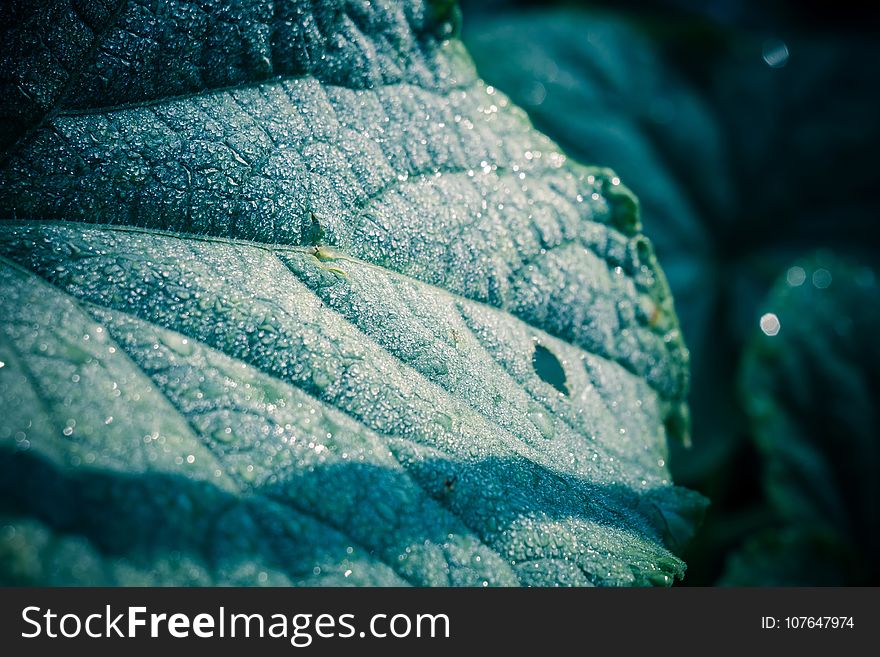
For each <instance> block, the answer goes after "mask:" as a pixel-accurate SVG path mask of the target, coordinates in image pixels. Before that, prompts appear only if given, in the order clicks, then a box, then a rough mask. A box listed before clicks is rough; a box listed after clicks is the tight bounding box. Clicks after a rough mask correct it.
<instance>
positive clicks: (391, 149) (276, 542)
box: [0, 0, 704, 585]
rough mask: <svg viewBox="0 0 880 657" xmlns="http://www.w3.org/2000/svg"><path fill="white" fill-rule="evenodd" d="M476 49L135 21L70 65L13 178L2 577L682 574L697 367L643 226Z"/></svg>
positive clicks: (179, 12)
mask: <svg viewBox="0 0 880 657" xmlns="http://www.w3.org/2000/svg"><path fill="white" fill-rule="evenodd" d="M77 6H78V5H77V4H76V3H74V4H70V5H68V4H67V3H65V2H59V3H55V4H54V5H53V10H54V11H61V10H62V9H64V8H65V7H66V8H67V9H68V10H69V11H70V12H71V14H72V15H75V14H76V13H77V11H78V10H77V9H76V7H77ZM203 6H208V9H209V10H207V11H206V10H203V8H202V7H203ZM34 11H35V12H40V11H44V9H42V8H37V9H34ZM456 17H457V11H456V10H455V7H454V6H453V5H450V3H447V2H441V3H429V4H422V3H419V2H413V3H406V4H403V5H391V6H385V5H377V3H372V4H371V3H363V4H362V5H361V4H357V3H354V4H345V5H342V4H341V3H340V4H338V5H337V4H335V3H322V4H321V5H320V8H316V7H315V6H314V5H313V3H309V2H293V1H290V2H282V3H278V2H274V3H272V2H260V1H257V0H250V1H245V0H241V1H239V2H233V1H231V0H218V1H217V2H214V3H209V5H205V3H199V4H198V5H196V4H190V3H188V2H176V3H173V4H172V5H170V9H169V10H168V11H167V12H166V11H164V10H163V11H161V12H159V13H153V12H151V10H150V8H149V7H148V6H145V5H141V4H139V3H134V2H132V3H126V4H125V6H124V7H123V8H121V9H120V11H119V13H118V16H116V17H115V18H114V19H113V20H114V22H113V24H112V25H111V26H110V27H108V28H107V29H106V30H105V31H104V32H102V34H101V35H100V38H98V45H97V46H96V47H94V48H91V49H87V50H86V51H84V52H83V53H80V55H81V56H75V55H76V53H72V54H70V57H68V60H70V61H69V62H68V61H67V60H64V61H66V62H67V63H66V64H65V65H66V66H68V69H66V70H68V74H69V76H70V79H69V81H68V84H67V85H66V86H65V88H64V91H63V93H60V94H58V93H56V94H55V96H53V97H56V96H57V102H56V103H55V104H54V105H53V106H52V108H51V109H49V110H47V111H46V112H45V115H44V116H43V118H42V119H40V120H39V121H38V122H37V123H36V124H35V126H34V127H32V128H31V129H29V130H26V131H22V132H20V134H16V136H15V139H14V141H15V145H14V146H13V147H12V148H11V149H10V151H9V153H8V155H7V157H6V158H5V160H4V161H3V163H2V165H0V212H2V215H3V216H4V218H5V221H4V222H3V223H0V255H2V257H3V269H2V291H3V292H2V301H0V303H2V304H3V318H4V320H3V324H2V341H0V349H2V356H0V361H2V363H3V367H2V368H0V399H2V402H3V407H4V408H5V409H9V412H8V413H7V414H6V415H5V417H4V420H3V422H2V424H0V481H2V483H0V488H2V491H3V504H2V507H0V512H2V515H3V518H4V520H3V522H4V524H5V528H4V530H3V534H2V535H0V553H2V554H3V559H2V566H0V578H2V579H3V580H4V581H6V582H11V583H40V584H72V583H80V584H82V583H87V584H96V583H110V584H131V583H161V584H183V583H194V584H221V583H222V584H260V583H268V584H349V583H352V584H375V585H394V584H404V583H409V584H416V585H450V584H451V585H487V584H498V585H517V584H525V585H555V584H563V585H589V584H601V585H626V584H637V585H645V584H667V585H668V584H670V583H671V582H672V580H673V578H674V577H676V576H678V577H680V576H681V575H682V574H683V571H684V564H683V563H682V561H681V560H680V559H679V558H677V557H676V556H674V555H673V553H672V552H671V551H670V549H669V548H670V547H672V548H674V549H679V548H680V545H681V544H682V542H684V541H686V540H687V538H688V537H689V535H690V533H691V531H692V529H693V525H694V522H695V520H696V519H697V518H698V516H699V514H700V512H701V510H702V507H703V505H704V501H703V499H702V498H701V497H700V496H698V495H696V494H694V493H690V492H688V491H686V490H683V489H679V488H676V487H674V486H673V485H672V484H671V482H670V480H669V473H668V470H667V468H666V460H667V455H666V449H667V448H666V439H667V427H669V428H670V430H672V431H675V432H683V431H684V430H685V428H686V421H685V419H684V418H686V407H685V405H684V401H683V400H684V396H685V394H686V390H687V351H686V350H685V348H684V346H683V343H682V341H681V337H680V334H679V330H678V325H677V320H676V318H675V313H674V310H673V307H672V299H671V296H670V294H669V291H668V287H667V285H666V282H665V279H664V277H663V274H662V272H661V271H660V269H659V267H658V266H657V263H656V260H655V259H654V256H653V253H652V248H651V246H650V243H649V242H648V241H647V240H646V239H645V238H644V237H643V236H642V235H641V234H640V233H639V221H638V214H637V204H636V201H635V198H634V197H633V196H632V194H631V193H630V192H629V191H628V190H627V189H626V188H625V187H623V185H621V184H619V181H618V180H617V179H616V177H615V176H614V174H613V173H612V172H610V171H608V170H605V169H596V168H587V167H583V166H581V165H578V164H576V163H574V162H572V161H570V160H568V159H567V158H566V157H565V156H564V155H562V154H561V153H560V152H559V150H558V148H557V147H556V146H555V145H554V144H553V143H552V142H551V141H549V140H548V139H547V138H546V137H543V136H542V135H540V134H538V133H537V132H535V131H534V130H533V129H532V128H531V126H530V124H529V123H528V120H527V119H526V117H525V115H524V114H523V112H522V111H520V110H518V109H517V108H515V107H513V106H512V105H511V104H510V103H509V101H508V100H507V99H506V98H505V97H503V96H502V95H501V94H499V93H497V92H495V91H494V90H491V89H487V88H486V86H485V85H484V84H483V83H482V82H481V81H480V80H479V79H478V78H477V77H476V75H475V73H474V71H473V68H472V65H471V62H470V60H469V58H468V56H467V55H466V54H465V52H464V50H463V47H462V46H461V43H460V42H459V41H458V40H457V39H455V38H454V33H455V20H456ZM44 23H45V21H36V24H37V25H44ZM53 29H55V28H53ZM40 43H41V46H40V47H43V48H47V49H49V50H51V49H52V48H53V44H57V43H58V42H57V40H49V39H43V40H42V41H40ZM59 47H61V48H64V46H63V45H61V46H59ZM16 52H17V51H16ZM47 56H48V54H47ZM56 58H58V57H57V56H56ZM58 59H61V58H58ZM157 71H160V72H161V73H160V74H158V73H157ZM47 84H48V83H47ZM47 94H48V92H47Z"/></svg>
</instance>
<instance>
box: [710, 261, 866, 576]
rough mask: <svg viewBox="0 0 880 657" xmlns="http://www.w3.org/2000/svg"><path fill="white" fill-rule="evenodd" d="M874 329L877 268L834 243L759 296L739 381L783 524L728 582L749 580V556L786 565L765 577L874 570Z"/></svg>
mask: <svg viewBox="0 0 880 657" xmlns="http://www.w3.org/2000/svg"><path fill="white" fill-rule="evenodd" d="M878 327H880V294H878V287H877V282H876V275H875V273H874V271H873V270H872V269H871V268H869V267H866V266H862V265H857V264H854V263H852V262H850V261H847V260H844V259H842V258H839V257H836V256H833V255H832V254H830V253H825V252H823V253H819V254H816V255H813V256H811V257H809V258H804V259H801V260H800V261H798V262H796V263H795V264H793V265H792V266H791V267H789V268H788V270H787V271H786V273H785V275H784V276H782V277H781V279H780V280H779V281H778V282H777V284H776V286H775V288H774V290H773V292H772V293H771V295H770V297H769V298H768V299H767V301H766V302H765V305H764V314H763V315H762V319H761V328H762V332H760V333H759V334H758V335H757V336H756V337H755V338H754V339H753V340H752V342H751V344H750V346H749V349H748V351H747V353H746V355H745V357H744V360H743V368H742V375H741V385H742V391H743V399H744V403H745V406H746V411H747V412H748V414H749V417H750V419H751V421H752V426H753V435H754V436H755V441H756V443H757V446H758V448H759V450H760V451H761V454H762V457H763V459H764V463H765V468H764V485H765V489H766V493H767V496H768V498H769V500H770V502H771V504H772V506H773V508H774V510H775V512H776V514H777V517H778V522H777V526H776V527H774V528H772V529H770V530H767V531H766V532H765V534H764V536H763V537H759V538H753V539H751V543H752V544H754V543H756V542H757V543H758V544H763V545H765V547H767V548H768V549H767V550H758V549H757V548H756V547H754V545H752V546H751V547H749V546H747V547H746V548H745V550H744V551H743V553H741V554H740V555H737V556H735V557H734V558H733V561H732V563H731V564H730V565H729V567H728V573H727V575H726V579H727V581H729V582H732V583H738V584H740V585H742V584H748V583H750V582H752V581H754V576H748V575H747V574H746V573H747V572H748V571H749V567H748V565H749V564H752V563H754V562H756V561H762V560H763V561H769V560H777V561H778V563H779V564H783V563H785V564H786V565H785V567H784V568H781V569H780V572H779V573H778V574H777V579H771V580H768V581H767V582H766V583H773V582H779V583H783V584H789V585H796V584H800V585H805V584H816V583H817V582H824V583H828V584H837V585H842V584H848V583H856V582H868V581H876V580H877V574H878V571H877V566H876V559H875V555H876V554H877V551H878V549H880V526H878V511H880V509H878V504H880V486H878V483H877V478H876V472H877V468H878V465H880V442H878V436H880V431H878V427H880V420H878V417H877V409H876V404H875V400H876V399H877V393H878V390H880V381H878V378H877V373H878V372H880V350H878V348H877V344H876V335H877V330H878ZM765 552H766V553H767V554H762V553H765ZM795 555H799V557H798V558H795ZM816 555H819V556H816ZM738 562H743V563H745V564H747V565H746V566H743V565H742V563H738ZM761 570H762V571H763V570H768V571H769V570H772V569H766V568H764V567H762V568H761ZM759 581H760V580H759Z"/></svg>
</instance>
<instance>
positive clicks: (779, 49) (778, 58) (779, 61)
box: [761, 39, 789, 68]
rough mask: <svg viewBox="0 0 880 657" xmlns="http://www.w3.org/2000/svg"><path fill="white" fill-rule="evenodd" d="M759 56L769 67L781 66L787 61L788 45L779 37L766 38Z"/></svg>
mask: <svg viewBox="0 0 880 657" xmlns="http://www.w3.org/2000/svg"><path fill="white" fill-rule="evenodd" d="M761 56H762V57H763V58H764V61H765V62H766V64H767V66H769V67H770V68H782V67H783V66H785V65H786V64H787V63H788V56H789V53H788V46H787V45H786V44H785V41H782V40H781V39H768V40H767V41H765V42H764V47H763V48H762V49H761Z"/></svg>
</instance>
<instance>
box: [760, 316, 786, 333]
mask: <svg viewBox="0 0 880 657" xmlns="http://www.w3.org/2000/svg"><path fill="white" fill-rule="evenodd" d="M760 325H761V330H762V331H764V335H769V336H771V337H772V336H774V335H776V334H777V333H779V329H780V328H782V325H781V324H780V323H779V318H778V317H777V316H776V315H774V314H773V313H766V314H764V315H762V316H761V321H760Z"/></svg>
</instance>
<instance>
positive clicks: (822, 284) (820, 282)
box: [813, 269, 831, 290]
mask: <svg viewBox="0 0 880 657" xmlns="http://www.w3.org/2000/svg"><path fill="white" fill-rule="evenodd" d="M813 285H814V286H815V287H817V288H818V289H820V290H824V289H825V288H827V287H828V286H829V285H831V272H830V271H828V270H827V269H817V270H816V271H814V272H813Z"/></svg>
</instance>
